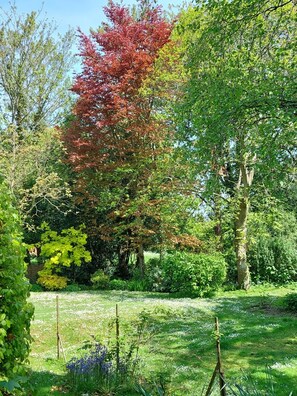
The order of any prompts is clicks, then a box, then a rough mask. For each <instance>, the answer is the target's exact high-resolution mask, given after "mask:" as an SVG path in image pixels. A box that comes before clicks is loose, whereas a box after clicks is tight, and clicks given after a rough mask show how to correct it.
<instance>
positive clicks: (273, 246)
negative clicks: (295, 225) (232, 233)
mask: <svg viewBox="0 0 297 396" xmlns="http://www.w3.org/2000/svg"><path fill="white" fill-rule="evenodd" d="M249 263H250V267H251V273H252V275H253V278H254V280H255V281H258V282H259V281H260V282H274V283H279V284H284V283H288V282H293V281H296V280H297V248H296V242H295V241H294V240H292V239H290V238H287V237H284V236H276V237H271V238H267V237H262V238H259V239H258V241H257V242H256V243H255V244H254V245H253V246H252V247H251V250H250V253H249Z"/></svg>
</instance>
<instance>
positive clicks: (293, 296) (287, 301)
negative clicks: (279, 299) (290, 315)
mask: <svg viewBox="0 0 297 396" xmlns="http://www.w3.org/2000/svg"><path fill="white" fill-rule="evenodd" d="M283 304H284V306H285V308H287V309H288V310H289V311H292V312H294V313H297V293H289V294H287V295H286V296H285V297H284V298H283Z"/></svg>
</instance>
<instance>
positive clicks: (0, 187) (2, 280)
mask: <svg viewBox="0 0 297 396" xmlns="http://www.w3.org/2000/svg"><path fill="white" fill-rule="evenodd" d="M0 253H1V254H0V382H1V383H4V382H5V381H7V382H9V381H10V380H12V379H14V378H15V377H16V376H17V375H18V374H19V373H21V372H22V368H23V363H24V361H25V360H26V359H27V356H28V353H29V349H30V342H31V337H30V320H31V318H32V315H33V307H32V305H31V304H28V303H27V301H26V299H27V297H28V295H29V284H28V282H27V281H26V279H25V263H24V255H25V249H24V245H23V243H22V235H21V233H20V221H19V217H18V215H17V213H16V211H15V209H14V208H13V206H12V204H11V197H10V195H9V193H8V192H7V189H6V187H5V185H4V184H3V183H1V182H0ZM0 387H1V386H0ZM0 394H1V390H0Z"/></svg>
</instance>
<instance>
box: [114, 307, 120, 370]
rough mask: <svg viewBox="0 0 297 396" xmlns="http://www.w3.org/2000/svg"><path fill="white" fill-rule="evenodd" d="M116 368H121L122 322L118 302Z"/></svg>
mask: <svg viewBox="0 0 297 396" xmlns="http://www.w3.org/2000/svg"><path fill="white" fill-rule="evenodd" d="M115 323H116V368H117V371H119V368H120V324H119V307H118V304H116V322H115Z"/></svg>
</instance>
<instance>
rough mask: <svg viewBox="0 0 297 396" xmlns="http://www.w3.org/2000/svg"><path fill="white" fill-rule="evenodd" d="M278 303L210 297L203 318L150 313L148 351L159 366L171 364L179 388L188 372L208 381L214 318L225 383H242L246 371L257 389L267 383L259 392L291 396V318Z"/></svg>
mask: <svg viewBox="0 0 297 396" xmlns="http://www.w3.org/2000/svg"><path fill="white" fill-rule="evenodd" d="M279 299H280V297H274V298H273V300H272V299H269V298H268V299H263V298H262V297H255V296H253V297H249V296H243V297H238V298H236V299H234V298H233V299H214V300H213V309H212V311H211V312H209V313H208V314H206V313H205V312H203V311H201V310H200V309H195V308H191V310H190V311H189V312H188V315H187V314H186V313H185V315H184V316H182V315H181V316H179V315H177V314H176V312H174V311H172V312H170V311H168V314H167V316H166V314H164V315H163V316H162V315H161V316H158V315H155V316H153V317H152V319H151V320H152V322H153V326H154V327H155V329H157V331H156V335H155V341H156V343H155V346H154V347H152V351H153V352H155V353H157V354H158V355H159V359H160V366H162V364H164V363H165V362H166V364H167V366H168V367H169V366H170V365H171V368H172V370H171V371H172V375H174V376H175V380H176V381H177V382H179V383H180V384H181V383H182V382H185V381H188V380H189V381H190V380H191V377H192V378H193V370H194V371H196V373H197V374H199V373H201V374H202V377H201V379H202V382H203V383H204V384H205V383H207V382H209V379H210V376H211V374H212V371H213V369H214V367H215V364H216V347H215V345H216V344H215V337H214V317H215V316H218V317H219V319H220V329H221V333H222V335H221V350H222V358H223V365H224V369H225V373H226V378H228V380H229V381H230V383H233V384H234V382H235V381H237V382H243V383H244V382H245V381H247V379H244V377H245V376H246V375H248V374H249V373H251V374H252V375H253V377H255V384H257V386H259V389H263V390H265V389H267V388H268V387H269V386H272V384H273V386H274V388H275V391H274V393H272V390H271V392H270V393H269V392H268V393H267V392H266V393H265V394H269V395H271V396H272V395H273V396H274V395H277V396H288V395H289V394H290V392H293V395H296V396H297V393H294V391H295V392H296V390H297V371H296V366H297V355H296V347H297V338H296V328H297V317H296V316H292V315H291V314H290V313H288V312H286V311H284V310H281V309H280V308H279V307H278V306H279V304H278V301H279ZM162 357H163V358H162ZM162 360H163V363H162ZM267 367H271V369H269V375H270V377H271V378H267ZM169 371H170V369H169ZM191 371H192V372H191ZM253 377H252V378H253ZM240 378H241V380H240ZM238 379H239V380H240V381H238ZM246 385H249V386H251V384H248V383H247V384H246ZM177 394H179V393H177ZM251 394H256V393H255V392H254V393H251Z"/></svg>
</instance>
